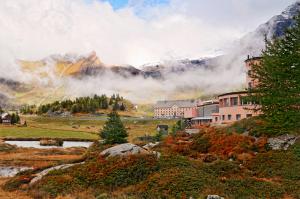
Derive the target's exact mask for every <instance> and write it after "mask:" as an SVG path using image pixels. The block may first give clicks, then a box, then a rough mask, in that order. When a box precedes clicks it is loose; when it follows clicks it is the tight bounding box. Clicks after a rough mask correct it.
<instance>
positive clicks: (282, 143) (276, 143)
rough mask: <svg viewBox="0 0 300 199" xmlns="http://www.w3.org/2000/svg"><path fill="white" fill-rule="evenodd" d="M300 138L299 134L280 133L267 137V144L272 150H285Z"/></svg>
mask: <svg viewBox="0 0 300 199" xmlns="http://www.w3.org/2000/svg"><path fill="white" fill-rule="evenodd" d="M298 139H300V136H295V135H282V136H279V137H276V138H269V139H268V146H269V147H270V148H271V149H272V150H287V149H288V148H289V147H290V146H292V145H293V144H295V142H296V141H297V140H298Z"/></svg>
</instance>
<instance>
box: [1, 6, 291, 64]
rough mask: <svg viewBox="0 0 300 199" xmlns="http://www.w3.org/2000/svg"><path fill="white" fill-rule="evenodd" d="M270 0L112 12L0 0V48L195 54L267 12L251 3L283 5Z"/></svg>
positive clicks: (20, 53)
mask: <svg viewBox="0 0 300 199" xmlns="http://www.w3.org/2000/svg"><path fill="white" fill-rule="evenodd" d="M275 1H276V3H273V2H274V1H273V0H272V1H270V0H262V1H258V0H254V1H249V0H247V1H243V3H240V2H241V1H237V0H226V1H217V0H213V1H211V0H210V1H208V0H186V1H182V0H180V1H179V0H173V1H171V2H170V5H167V6H166V5H163V6H157V7H146V8H141V7H138V8H137V7H127V8H124V9H120V10H117V11H115V10H113V9H112V7H111V6H110V5H109V4H108V3H103V2H99V1H98V2H96V1H94V2H92V3H86V2H85V1H84V0H43V1H40V0H14V1H11V0H1V2H0V32H1V33H0V40H1V43H5V44H6V45H4V46H3V45H1V47H0V48H1V52H2V51H9V52H11V53H12V55H13V56H15V57H16V58H22V59H40V58H43V57H47V56H49V55H50V54H56V53H61V54H65V53H69V52H75V53H79V54H85V53H87V52H90V51H92V50H95V51H96V52H97V54H98V55H99V56H100V58H102V59H103V61H104V62H105V63H109V64H134V65H138V64H142V63H145V62H149V61H157V60H161V59H168V58H169V57H180V58H182V57H193V58H194V57H201V56H206V55H212V54H214V53H215V51H216V50H220V49H222V48H223V47H224V46H226V45H229V44H230V43H231V42H232V41H234V40H236V39H237V38H239V37H240V36H242V35H243V34H244V33H245V30H246V29H247V30H249V28H247V24H249V23H250V24H251V23H253V22H251V21H255V23H257V22H258V21H257V19H260V18H261V16H262V14H261V13H268V14H269V13H270V12H265V11H263V10H261V9H259V8H258V9H257V11H261V13H260V12H258V13H256V14H254V13H253V10H254V8H255V6H258V7H259V6H261V5H264V3H251V2H265V4H266V2H267V3H268V5H269V8H270V10H272V11H273V10H274V8H273V7H278V6H276V4H280V5H282V4H283V3H279V2H280V1H278V0H275ZM271 2H272V3H271ZM285 4H288V3H285ZM131 5H132V4H131ZM274 5H275V6H274ZM246 6H248V7H246ZM137 9H139V13H140V16H137V15H136V14H135V13H136V12H137ZM255 9H256V8H255ZM280 9H282V8H280ZM275 10H276V9H275ZM276 11H277V10H276ZM270 14H271V13H270ZM272 14H273V13H272ZM263 15H265V14H263ZM241 17H242V18H241ZM268 17H270V16H268ZM250 19H251V20H250ZM264 19H265V18H264ZM230 24H232V25H230ZM251 27H253V25H251Z"/></svg>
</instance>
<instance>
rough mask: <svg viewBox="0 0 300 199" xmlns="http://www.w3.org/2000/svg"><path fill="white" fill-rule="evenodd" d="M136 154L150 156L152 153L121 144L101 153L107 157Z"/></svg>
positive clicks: (134, 146) (133, 145)
mask: <svg viewBox="0 0 300 199" xmlns="http://www.w3.org/2000/svg"><path fill="white" fill-rule="evenodd" d="M135 154H150V152H149V151H147V150H146V149H143V148H142V147H139V146H137V145H135V144H131V143H125V144H119V145H117V146H114V147H111V148H108V149H106V150H104V151H102V152H101V155H103V156H105V157H115V156H128V155H135Z"/></svg>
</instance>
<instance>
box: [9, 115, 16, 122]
mask: <svg viewBox="0 0 300 199" xmlns="http://www.w3.org/2000/svg"><path fill="white" fill-rule="evenodd" d="M10 122H11V124H15V123H17V119H16V114H14V113H13V114H12V115H11V120H10Z"/></svg>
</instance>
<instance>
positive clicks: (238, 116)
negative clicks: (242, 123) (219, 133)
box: [215, 114, 252, 122]
mask: <svg viewBox="0 0 300 199" xmlns="http://www.w3.org/2000/svg"><path fill="white" fill-rule="evenodd" d="M246 117H247V118H249V117H252V114H247V115H246ZM241 118H242V116H241V114H236V115H235V120H240V119H241ZM221 119H222V121H225V120H226V115H222V117H221ZM232 119H233V118H232V115H227V120H232ZM217 121H218V117H215V122H217Z"/></svg>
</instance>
